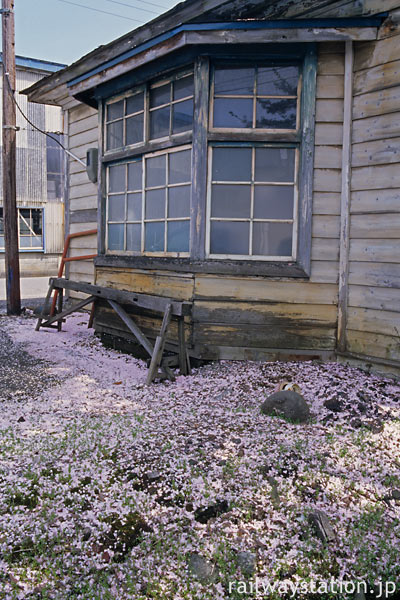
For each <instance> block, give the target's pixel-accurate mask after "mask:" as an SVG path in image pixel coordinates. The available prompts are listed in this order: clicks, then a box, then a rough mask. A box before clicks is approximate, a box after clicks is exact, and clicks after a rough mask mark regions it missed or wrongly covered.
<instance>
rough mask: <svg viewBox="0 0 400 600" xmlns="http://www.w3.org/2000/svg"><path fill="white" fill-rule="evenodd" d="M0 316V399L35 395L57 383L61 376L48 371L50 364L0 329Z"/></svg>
mask: <svg viewBox="0 0 400 600" xmlns="http://www.w3.org/2000/svg"><path fill="white" fill-rule="evenodd" d="M1 321H2V318H1V317H0V369H1V378H0V401H4V400H20V401H23V400H26V399H31V400H32V399H34V398H38V397H39V396H40V395H41V394H42V392H43V389H44V388H45V387H47V388H48V387H51V386H54V385H57V383H59V382H60V381H61V379H59V378H57V377H55V376H54V375H53V374H50V373H49V367H50V364H49V363H48V362H46V361H44V360H40V359H37V358H34V357H33V356H32V355H30V354H28V353H27V352H25V350H24V349H23V345H22V344H21V343H15V342H13V340H12V339H11V337H10V336H9V335H8V334H7V333H5V332H4V331H2V327H1Z"/></svg>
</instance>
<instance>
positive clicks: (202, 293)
mask: <svg viewBox="0 0 400 600" xmlns="http://www.w3.org/2000/svg"><path fill="white" fill-rule="evenodd" d="M26 93H27V94H28V98H29V100H30V101H32V102H45V103H53V104H56V105H58V106H61V107H62V108H63V110H64V111H65V123H66V124H67V126H66V127H67V128H66V131H65V133H66V135H67V137H68V139H69V148H70V150H71V151H72V152H74V153H75V154H77V155H78V156H79V157H80V158H84V157H85V156H86V151H87V150H88V149H89V148H92V147H96V148H98V149H99V168H98V183H96V184H94V183H91V182H90V181H89V180H88V177H87V174H86V172H85V170H84V168H83V167H81V166H80V165H79V163H77V162H74V161H73V160H69V173H68V182H69V185H68V186H67V188H66V198H65V202H66V205H67V207H68V211H67V226H68V231H69V232H77V231H83V230H87V229H92V228H96V227H97V228H98V235H97V237H96V236H89V237H84V238H81V239H79V238H77V239H76V240H74V243H73V247H72V252H73V253H75V254H89V253H92V252H93V250H95V252H97V258H96V260H95V261H94V264H93V262H86V263H85V262H82V263H78V262H77V263H71V265H70V269H69V273H68V276H69V278H70V279H71V280H74V281H89V282H90V281H94V282H95V283H96V284H97V285H100V286H106V287H111V288H115V289H120V290H126V291H131V292H134V293H146V294H150V295H152V296H156V297H157V296H162V297H169V298H174V299H177V300H188V301H190V302H192V303H193V310H192V315H191V317H189V318H186V323H185V327H186V337H187V342H188V344H189V347H190V354H191V355H192V356H194V357H198V358H205V359H221V358H227V359H276V358H280V359H281V358H287V357H291V358H292V357H298V358H311V357H319V358H322V359H333V358H336V357H339V358H340V359H345V360H353V361H356V362H360V364H364V365H365V364H367V363H368V364H372V365H373V366H374V367H375V368H378V369H380V370H386V371H389V372H391V373H397V374H399V372H400V337H399V329H400V165H399V162H400V0H358V1H357V2H355V1H349V0H302V1H298V2H293V0H251V1H248V2H245V1H244V0H204V2H198V0H186V2H183V3H181V4H179V5H177V6H176V7H175V8H174V9H172V10H170V11H169V12H167V13H165V14H164V15H162V16H161V17H159V18H157V19H155V20H154V21H152V22H150V23H149V24H147V25H145V26H143V27H140V28H139V29H137V30H135V31H133V32H131V33H129V34H128V35H126V36H124V37H122V38H120V39H118V40H116V41H114V42H112V43H111V44H108V45H106V46H102V47H100V48H98V49H97V50H94V51H93V52H92V53H91V54H88V55H87V56H85V57H83V58H82V59H80V60H79V61H77V62H76V63H74V64H73V65H71V66H69V67H68V68H66V69H64V70H63V71H61V72H59V73H55V74H53V75H51V76H50V77H48V78H47V79H45V80H43V81H40V82H38V83H36V84H34V85H33V86H31V87H30V88H29V89H28V90H27V91H26ZM135 319H136V322H137V323H138V324H140V325H141V327H142V329H143V331H145V332H146V333H147V334H148V335H149V336H152V337H154V336H155V335H156V332H157V329H159V326H160V321H159V318H158V317H157V316H156V315H155V314H152V313H151V312H148V311H145V310H143V311H139V314H138V313H137V311H136V313H135ZM95 328H96V331H97V332H100V333H102V334H108V335H112V336H120V337H123V338H126V339H130V338H131V337H132V336H131V335H130V333H129V331H128V330H127V328H126V327H125V325H124V324H123V322H122V321H121V319H120V318H119V317H118V316H117V315H116V314H115V313H114V312H113V311H112V310H111V308H107V306H106V305H105V304H104V305H102V304H101V303H99V304H98V305H97V308H96V318H95ZM175 335H176V331H175V330H174V328H172V329H171V339H170V342H171V343H173V342H174V340H175Z"/></svg>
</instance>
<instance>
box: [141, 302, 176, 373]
mask: <svg viewBox="0 0 400 600" xmlns="http://www.w3.org/2000/svg"><path fill="white" fill-rule="evenodd" d="M171 313H172V305H171V304H168V305H167V308H166V309H165V312H164V318H163V322H162V325H161V330H160V335H158V336H157V339H156V343H155V345H154V351H153V356H152V357H151V363H150V367H149V373H148V375H147V379H146V384H147V385H150V384H151V383H152V381H153V380H154V379H155V378H156V377H157V374H158V367H159V366H160V363H161V359H162V355H163V352H164V346H165V340H166V337H167V331H168V327H169V324H170V323H171ZM167 375H168V372H167Z"/></svg>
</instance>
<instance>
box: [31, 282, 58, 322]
mask: <svg viewBox="0 0 400 600" xmlns="http://www.w3.org/2000/svg"><path fill="white" fill-rule="evenodd" d="M53 290H54V285H53V280H52V279H50V281H49V289H48V290H47V296H46V299H45V301H44V305H43V308H42V314H41V315H40V317H39V318H38V320H37V323H36V327H35V331H39V329H40V326H41V324H42V323H43V321H44V320H45V317H48V315H49V314H50V300H51V294H52V292H53Z"/></svg>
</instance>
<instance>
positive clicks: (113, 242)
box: [108, 223, 125, 250]
mask: <svg viewBox="0 0 400 600" xmlns="http://www.w3.org/2000/svg"><path fill="white" fill-rule="evenodd" d="M124 227H125V225H124V224H123V223H118V224H112V225H109V226H108V249H109V250H123V249H124Z"/></svg>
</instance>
